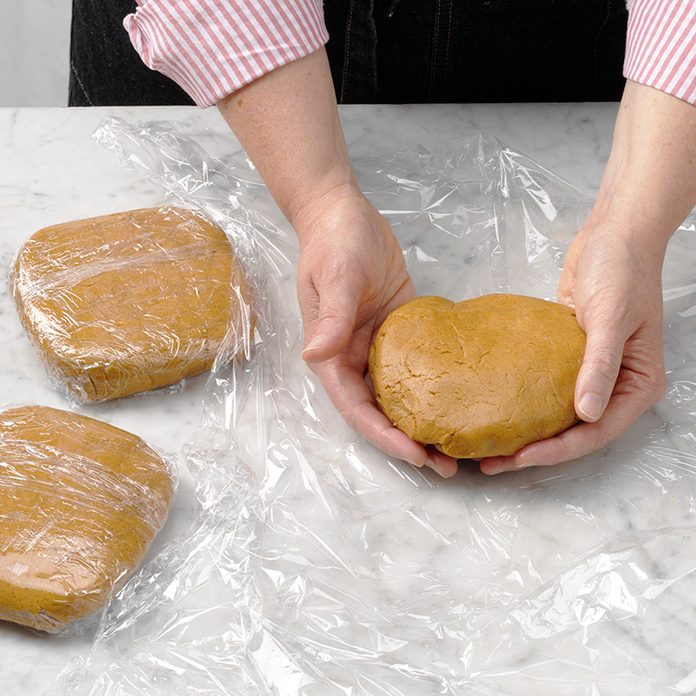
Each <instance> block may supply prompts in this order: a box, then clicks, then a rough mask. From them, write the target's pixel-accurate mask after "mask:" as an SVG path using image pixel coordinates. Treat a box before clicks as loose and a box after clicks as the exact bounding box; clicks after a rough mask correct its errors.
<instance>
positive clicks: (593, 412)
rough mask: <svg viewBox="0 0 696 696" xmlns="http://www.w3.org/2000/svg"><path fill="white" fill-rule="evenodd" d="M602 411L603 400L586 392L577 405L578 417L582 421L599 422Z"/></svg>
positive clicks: (597, 395)
mask: <svg viewBox="0 0 696 696" xmlns="http://www.w3.org/2000/svg"><path fill="white" fill-rule="evenodd" d="M603 409H604V399H602V397H601V396H600V395H599V394H594V393H592V392H588V393H587V394H585V396H583V397H582V399H580V403H579V404H578V411H579V413H578V415H579V416H580V417H581V418H582V419H583V420H589V421H596V420H599V418H600V416H601V415H602V410H603Z"/></svg>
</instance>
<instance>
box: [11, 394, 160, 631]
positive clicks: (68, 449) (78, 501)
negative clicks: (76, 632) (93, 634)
mask: <svg viewBox="0 0 696 696" xmlns="http://www.w3.org/2000/svg"><path fill="white" fill-rule="evenodd" d="M172 496H173V486H172V480H171V476H170V472H169V468H168V466H167V464H166V462H165V461H164V460H163V459H162V458H161V457H160V456H159V454H157V452H155V451H154V450H153V449H151V448H150V447H148V446H147V445H146V444H145V443H144V442H143V441H142V440H141V439H140V438H138V437H136V436H135V435H132V434H130V433H127V432H125V431H123V430H119V429H118V428H114V427H112V426H111V425H108V424H106V423H102V422H101V421H97V420H94V419H92V418H86V417H84V416H78V415H75V414H73V413H68V412H66V411H60V410H57V409H53V408H45V407H42V406H26V407H22V408H15V409H11V410H7V411H4V412H2V413H0V619H2V620H4V621H12V622H14V623H18V624H21V625H23V626H30V627H32V628H36V629H39V630H42V631H49V632H56V631H58V630H59V629H61V628H62V627H63V626H65V625H66V624H69V623H71V622H73V621H75V620H77V619H79V618H82V617H84V616H86V615H88V614H90V613H92V612H93V611H95V610H96V609H98V608H100V607H101V606H102V605H103V604H104V603H105V602H106V600H107V599H108V597H109V594H110V592H111V590H112V588H114V587H118V586H119V585H121V584H122V583H123V582H124V580H125V578H126V577H127V575H128V574H129V573H130V572H131V571H132V570H133V569H134V568H135V567H136V566H137V565H138V564H139V563H140V561H141V559H142V558H143V556H144V555H145V552H146V551H147V548H148V546H149V545H150V542H151V541H152V540H153V538H154V537H155V534H156V533H157V531H158V530H159V528H160V527H161V526H162V524H163V523H164V520H165V519H166V516H167V513H168V511H169V507H170V505H171V502H172Z"/></svg>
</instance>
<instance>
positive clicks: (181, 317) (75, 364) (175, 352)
mask: <svg viewBox="0 0 696 696" xmlns="http://www.w3.org/2000/svg"><path fill="white" fill-rule="evenodd" d="M238 273H239V268H238V265H237V263H236V261H235V259H234V254H233V252H232V248H231V247H230V244H229V242H228V240H227V237H226V236H225V235H224V233H223V232H222V231H221V230H220V229H219V228H217V227H215V226H214V225H211V224H210V223H209V222H207V221H205V220H202V219H201V218H199V217H196V216H194V215H192V214H191V213H190V212H189V211H187V210H183V209H178V210H177V209H172V208H161V209H156V208H152V209H150V208H148V209H142V210H132V211H128V212H124V213H113V214H111V215H104V216H100V217H95V218H89V219H86V220H76V221H73V222H67V223H63V224H59V225H54V226H52V227H47V228H44V229H42V230H39V231H38V232H36V233H35V234H34V235H33V236H32V237H31V238H30V239H28V240H27V242H26V243H25V244H24V245H23V247H22V248H21V249H20V250H19V252H18V253H17V256H16V259H15V261H14V263H13V266H12V274H11V280H10V282H11V287H12V295H13V297H14V300H15V304H16V306H17V309H18V312H19V316H20V319H21V320H22V323H23V325H24V327H25V329H26V331H27V333H28V335H29V337H30V339H31V340H32V342H33V344H34V346H35V347H36V349H37V351H38V352H39V354H40V356H41V358H42V359H43V361H44V362H45V364H46V365H47V367H48V370H49V374H50V375H51V377H52V378H53V381H54V382H55V383H56V384H57V385H59V387H60V388H61V389H62V390H63V391H64V392H65V393H66V395H68V396H69V397H70V398H71V400H72V401H74V402H77V403H83V402H87V401H105V400H107V399H116V398H119V397H122V396H129V395H131V394H135V393H138V392H143V391H148V390H151V389H157V388H160V387H166V386H169V385H172V384H176V383H178V382H180V380H182V379H183V378H185V377H187V376H192V375H196V374H199V373H201V372H204V371H206V370H208V369H209V368H210V366H211V365H212V363H213V360H214V358H215V355H216V353H217V350H218V348H219V347H220V344H221V342H222V339H223V337H224V336H225V333H226V331H227V325H228V324H229V323H230V322H231V321H232V320H235V321H239V320H246V321H248V320H249V316H248V305H247V303H246V301H245V299H244V298H243V297H242V292H243V291H244V282H243V279H242V278H241V277H240V278H237V277H235V276H236V275H237V274H238ZM230 286H234V287H237V288H238V289H239V295H235V294H234V293H230V290H229V288H230Z"/></svg>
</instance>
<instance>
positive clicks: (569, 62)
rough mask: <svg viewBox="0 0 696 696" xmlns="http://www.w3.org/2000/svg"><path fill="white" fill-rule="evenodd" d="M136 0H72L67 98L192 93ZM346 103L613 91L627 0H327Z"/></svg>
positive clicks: (173, 98)
mask: <svg viewBox="0 0 696 696" xmlns="http://www.w3.org/2000/svg"><path fill="white" fill-rule="evenodd" d="M134 7H135V0H108V1H106V0H73V22H72V40H71V79H70V104H71V105H74V106H79V105H88V104H94V105H111V104H113V105H116V104H128V105H144V104H190V103H191V100H190V99H189V97H188V96H187V95H186V94H185V93H184V92H183V91H182V90H181V89H180V88H179V87H178V86H177V85H176V84H174V83H173V82H171V81H170V80H168V79H167V78H166V77H164V76H162V75H160V74H159V73H155V72H153V71H151V70H149V69H148V68H146V67H145V66H144V65H143V64H142V63H141V61H140V58H139V56H138V55H137V53H136V52H135V50H134V49H133V48H132V47H131V45H130V41H129V40H128V35H127V34H126V31H125V30H124V29H123V27H122V21H123V17H124V16H125V15H126V14H128V13H129V12H132V11H133V9H134ZM324 14H325V18H326V23H327V26H328V29H329V35H330V37H331V38H330V40H329V43H328V45H327V52H328V56H329V61H330V63H331V72H332V76H333V81H334V85H335V88H336V96H337V98H338V100H339V102H343V103H425V102H531V101H607V100H609V101H613V100H617V99H619V98H620V97H621V91H622V89H623V84H624V80H623V77H622V75H621V66H622V61H623V54H624V46H625V33H626V21H627V13H626V6H625V2H624V0H456V1H455V0H325V3H324Z"/></svg>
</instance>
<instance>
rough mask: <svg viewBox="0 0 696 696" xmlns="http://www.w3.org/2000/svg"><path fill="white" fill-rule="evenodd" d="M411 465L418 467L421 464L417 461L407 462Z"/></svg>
mask: <svg viewBox="0 0 696 696" xmlns="http://www.w3.org/2000/svg"><path fill="white" fill-rule="evenodd" d="M409 464H410V465H411V466H417V467H418V468H419V469H420V468H421V467H422V466H423V465H422V464H419V463H418V462H409Z"/></svg>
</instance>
